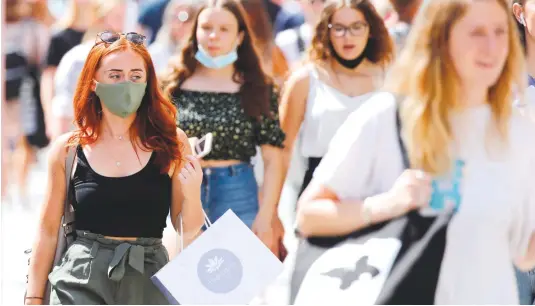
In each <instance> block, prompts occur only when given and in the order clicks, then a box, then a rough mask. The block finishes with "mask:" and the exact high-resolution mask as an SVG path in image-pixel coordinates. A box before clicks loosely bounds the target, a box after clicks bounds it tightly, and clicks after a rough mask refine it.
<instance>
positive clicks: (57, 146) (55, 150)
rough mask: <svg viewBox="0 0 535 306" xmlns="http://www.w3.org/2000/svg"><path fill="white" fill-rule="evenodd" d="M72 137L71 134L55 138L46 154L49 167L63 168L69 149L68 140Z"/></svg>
mask: <svg viewBox="0 0 535 306" xmlns="http://www.w3.org/2000/svg"><path fill="white" fill-rule="evenodd" d="M72 136H73V132H69V133H66V134H63V135H61V136H59V137H58V138H56V139H55V140H54V141H53V142H52V144H51V145H50V151H49V152H48V163H49V165H60V166H61V167H62V168H63V167H64V166H65V159H66V158H67V151H68V149H69V139H71V137H72Z"/></svg>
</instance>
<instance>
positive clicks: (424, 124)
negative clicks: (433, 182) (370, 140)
mask: <svg viewBox="0 0 535 306" xmlns="http://www.w3.org/2000/svg"><path fill="white" fill-rule="evenodd" d="M472 1H473V0H433V1H429V2H428V3H427V4H425V5H424V7H423V8H422V11H421V12H420V13H419V16H418V17H417V18H416V20H415V23H414V25H413V27H412V28H411V33H410V34H409V37H408V38H407V42H406V45H405V47H404V49H403V51H402V52H401V54H400V57H399V58H398V60H397V61H396V63H395V64H394V65H393V66H392V68H391V70H390V72H389V75H388V77H387V80H386V82H385V87H386V89H387V90H388V91H391V92H393V93H394V94H396V95H399V96H401V97H404V99H403V101H402V104H401V106H400V115H401V120H402V123H403V136H404V140H405V142H406V145H407V151H408V154H409V158H410V161H411V165H412V166H413V167H417V168H420V169H422V170H425V171H428V172H429V173H433V174H441V173H444V172H446V171H448V170H449V168H450V165H451V161H452V156H451V152H450V144H451V141H452V140H453V136H452V130H451V126H450V123H449V121H448V119H449V115H450V113H451V111H452V109H455V108H456V107H457V106H458V105H456V104H457V103H456V101H457V98H458V95H457V94H458V92H459V89H458V76H457V72H456V71H455V69H454V68H453V67H454V66H453V60H452V58H451V55H450V54H449V51H448V50H449V48H448V40H449V37H450V33H451V30H452V27H453V25H454V24H455V23H456V22H457V21H458V20H460V19H461V18H462V17H463V16H464V15H465V13H466V12H467V10H468V8H469V6H470V2H472ZM495 1H497V2H498V3H499V4H500V5H501V6H502V7H503V9H504V10H505V12H506V13H507V16H508V18H509V20H508V28H509V53H508V56H507V60H506V62H505V65H504V67H503V71H502V73H501V75H500V77H499V78H498V80H497V82H496V84H494V85H493V86H492V87H490V88H489V90H488V101H489V103H490V107H491V110H492V113H493V119H494V123H495V124H493V128H494V129H493V131H495V132H497V134H498V135H499V137H498V138H499V140H501V141H502V142H507V132H508V127H509V118H510V116H511V112H512V101H513V92H514V90H521V89H522V88H523V87H522V84H524V83H525V80H524V79H525V78H526V74H525V73H524V59H523V58H524V57H523V54H522V48H521V45H520V43H519V40H518V34H517V30H516V25H515V23H514V20H513V18H512V17H511V16H510V14H508V4H507V0H495ZM502 145H503V143H502Z"/></svg>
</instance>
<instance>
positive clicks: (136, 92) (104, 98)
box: [95, 81, 147, 118]
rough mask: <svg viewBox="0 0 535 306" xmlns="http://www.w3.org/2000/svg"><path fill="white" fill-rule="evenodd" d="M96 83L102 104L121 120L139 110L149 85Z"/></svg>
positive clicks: (96, 91)
mask: <svg viewBox="0 0 535 306" xmlns="http://www.w3.org/2000/svg"><path fill="white" fill-rule="evenodd" d="M95 83H96V84H97V86H96V89H95V94H96V95H97V96H98V97H99V98H100V102H102V103H103V104H104V105H105V106H106V108H107V109H108V110H109V111H110V112H112V113H113V114H114V115H117V116H119V117H121V118H126V117H128V116H129V115H131V114H133V113H135V112H136V111H137V110H138V108H139V106H140V105H141V101H142V100H143V96H144V95H145V89H146V88H147V83H133V82H123V83H116V84H104V83H99V82H96V81H95Z"/></svg>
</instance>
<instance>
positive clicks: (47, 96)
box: [41, 66, 57, 129]
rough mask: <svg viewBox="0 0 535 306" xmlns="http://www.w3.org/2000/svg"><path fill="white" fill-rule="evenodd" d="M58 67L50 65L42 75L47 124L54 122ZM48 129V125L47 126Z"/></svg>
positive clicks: (42, 94) (42, 100) (42, 99)
mask: <svg viewBox="0 0 535 306" xmlns="http://www.w3.org/2000/svg"><path fill="white" fill-rule="evenodd" d="M56 69H57V67H54V66H48V67H46V68H45V70H43V74H42V76H41V103H42V106H43V113H44V116H45V120H46V123H47V124H51V122H52V99H53V98H54V77H55V75H56ZM47 129H48V127H47Z"/></svg>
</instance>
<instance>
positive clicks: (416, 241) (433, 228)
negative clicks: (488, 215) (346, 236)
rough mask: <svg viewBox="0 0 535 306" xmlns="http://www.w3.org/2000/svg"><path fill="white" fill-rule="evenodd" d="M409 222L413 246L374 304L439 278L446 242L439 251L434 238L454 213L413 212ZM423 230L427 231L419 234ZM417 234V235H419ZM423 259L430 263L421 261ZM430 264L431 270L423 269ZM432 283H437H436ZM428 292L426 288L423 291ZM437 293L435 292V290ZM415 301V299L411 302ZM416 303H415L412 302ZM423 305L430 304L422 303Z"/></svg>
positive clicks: (405, 159)
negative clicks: (433, 216)
mask: <svg viewBox="0 0 535 306" xmlns="http://www.w3.org/2000/svg"><path fill="white" fill-rule="evenodd" d="M399 109H400V102H399V101H398V102H397V105H396V128H397V134H398V141H399V145H400V150H401V156H402V159H403V164H404V167H405V169H409V167H410V161H409V158H408V154H407V150H406V147H405V145H404V143H403V139H402V137H401V134H402V132H401V131H402V122H401V118H400V114H399V112H400V110H399ZM407 216H408V218H409V226H411V229H409V232H411V233H409V232H408V233H407V234H409V235H411V236H413V235H416V236H418V237H413V243H412V245H411V247H410V248H409V249H408V250H407V251H406V252H404V254H402V255H401V256H400V257H399V258H398V259H396V263H395V266H394V268H393V269H392V271H391V272H390V275H389V277H388V279H387V280H386V282H385V284H384V286H383V289H382V290H381V294H380V295H379V297H378V299H377V301H376V304H378V305H379V304H393V303H392V301H394V304H395V301H396V300H399V298H400V295H406V294H405V293H403V291H407V292H413V291H414V290H413V289H414V288H415V287H414V286H416V287H418V286H420V287H422V288H424V287H425V286H429V285H432V284H416V283H414V280H415V279H418V280H422V279H425V280H427V281H431V279H432V278H435V277H438V275H439V273H440V272H439V271H436V269H440V264H441V262H442V258H443V252H444V247H445V239H444V241H443V242H440V241H438V243H441V244H442V245H440V247H438V246H437V245H436V243H437V241H436V239H433V238H435V237H436V236H437V235H442V236H444V237H445V234H446V233H445V231H446V224H447V223H448V222H449V221H450V220H451V217H452V216H453V211H449V210H446V211H444V212H443V213H441V214H440V215H439V216H437V217H436V218H424V217H422V216H420V214H419V212H418V211H416V210H413V211H411V212H409V213H408V215H407ZM424 224H425V225H424ZM422 229H427V230H424V231H423V232H422ZM418 232H419V233H418ZM423 258H427V259H430V260H425V261H422V259H423ZM426 264H430V265H431V266H426ZM434 281H435V284H434V285H435V286H436V282H438V280H437V279H435V280H434ZM425 289H428V288H425ZM435 289H436V288H435ZM422 290H423V291H430V292H425V293H424V292H422V295H425V297H424V296H422V297H421V298H419V299H420V300H422V299H423V300H426V301H432V300H434V294H435V292H434V290H432V292H431V290H424V289H422ZM413 300H414V299H413ZM415 300H418V299H415ZM425 304H432V303H431V302H430V303H425Z"/></svg>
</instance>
